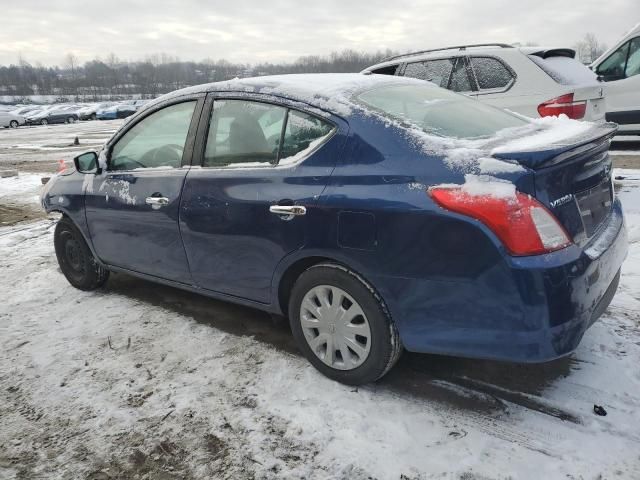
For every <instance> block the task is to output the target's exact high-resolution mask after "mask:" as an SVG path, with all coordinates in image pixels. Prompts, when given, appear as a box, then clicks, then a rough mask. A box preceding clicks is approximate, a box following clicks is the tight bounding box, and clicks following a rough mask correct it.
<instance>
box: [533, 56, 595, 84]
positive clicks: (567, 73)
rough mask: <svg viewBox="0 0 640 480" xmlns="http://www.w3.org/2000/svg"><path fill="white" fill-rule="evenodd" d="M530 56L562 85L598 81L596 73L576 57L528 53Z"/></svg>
mask: <svg viewBox="0 0 640 480" xmlns="http://www.w3.org/2000/svg"><path fill="white" fill-rule="evenodd" d="M528 57H529V58H530V59H531V61H532V62H533V63H535V64H536V65H538V66H539V67H540V68H541V69H542V70H544V72H545V73H546V74H547V75H549V76H550V77H551V78H553V79H554V80H555V81H556V82H557V83H559V84H561V85H583V84H590V83H596V82H597V81H598V78H597V76H596V74H595V73H593V72H592V71H591V70H589V68H587V67H586V66H585V65H583V64H582V63H580V62H579V61H578V60H576V59H574V58H569V57H549V58H541V57H538V56H537V55H528Z"/></svg>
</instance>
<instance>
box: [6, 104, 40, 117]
mask: <svg viewBox="0 0 640 480" xmlns="http://www.w3.org/2000/svg"><path fill="white" fill-rule="evenodd" d="M39 110H42V107H41V106H39V105H29V106H26V107H19V108H16V109H14V110H11V113H13V114H14V115H19V116H21V117H25V118H26V117H28V116H29V114H34V113H35V112H36V111H39Z"/></svg>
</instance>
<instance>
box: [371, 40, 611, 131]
mask: <svg viewBox="0 0 640 480" xmlns="http://www.w3.org/2000/svg"><path fill="white" fill-rule="evenodd" d="M574 57H575V51H574V50H572V49H569V48H553V49H551V48H540V47H513V46H511V45H505V44H482V45H464V46H459V47H450V48H441V49H436V50H425V51H421V52H416V53H410V54H406V55H399V56H396V57H390V58H388V59H385V60H384V61H383V62H381V63H379V64H377V65H374V66H372V67H369V68H367V69H365V70H364V71H363V73H379V74H386V75H402V76H407V77H415V78H420V79H422V80H427V81H430V82H433V83H435V84H436V85H438V86H440V87H443V88H448V89H449V90H454V91H456V92H460V93H463V94H465V95H469V96H472V97H476V98H477V99H478V100H481V101H483V102H486V103H489V104H491V105H494V106H496V107H500V108H505V109H508V110H511V111H513V112H517V113H520V114H522V115H526V116H528V117H546V116H551V115H560V114H562V113H564V114H566V115H567V116H568V117H569V118H574V119H580V120H589V121H596V122H598V121H604V119H605V112H606V105H605V100H604V92H605V89H604V84H603V83H601V82H599V81H598V78H597V76H596V75H595V74H594V73H593V72H592V71H591V70H589V68H587V67H586V66H584V65H582V64H581V63H580V62H579V61H577V60H575V59H574Z"/></svg>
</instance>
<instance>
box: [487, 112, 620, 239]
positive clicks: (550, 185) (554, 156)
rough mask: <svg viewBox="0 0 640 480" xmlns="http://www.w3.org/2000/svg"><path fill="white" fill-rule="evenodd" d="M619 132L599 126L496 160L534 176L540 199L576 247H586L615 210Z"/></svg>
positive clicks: (502, 152) (501, 155)
mask: <svg viewBox="0 0 640 480" xmlns="http://www.w3.org/2000/svg"><path fill="white" fill-rule="evenodd" d="M616 130H617V129H616V127H615V126H612V125H610V124H604V125H596V126H593V128H590V129H588V130H586V131H585V132H583V133H581V134H580V135H579V136H575V137H568V138H566V139H564V140H560V139H557V140H554V141H551V142H550V143H549V144H548V145H546V146H544V147H538V148H528V149H520V150H519V151H518V150H517V149H513V150H512V151H506V150H505V149H500V152H499V153H494V154H493V156H494V157H495V158H499V159H504V160H515V161H517V162H518V163H520V164H521V165H523V166H526V167H528V168H531V169H532V170H534V185H535V196H536V198H537V199H538V201H540V202H541V203H543V204H544V205H545V206H546V207H547V208H548V209H549V210H550V211H551V212H552V213H553V214H554V215H555V216H556V217H557V218H558V220H559V221H560V223H562V225H563V226H564V228H565V229H566V230H567V232H568V233H569V235H571V237H572V240H573V241H574V243H576V244H577V245H579V246H583V245H584V244H586V243H587V242H588V241H589V239H591V238H592V237H594V236H595V235H596V234H597V233H598V231H599V230H600V227H602V226H603V225H604V224H605V223H606V220H607V218H608V217H609V214H610V213H611V209H612V207H613V195H614V192H613V187H612V181H611V170H612V169H611V159H610V157H609V143H610V139H611V137H612V136H613V135H614V134H615V132H616ZM507 147H508V146H507Z"/></svg>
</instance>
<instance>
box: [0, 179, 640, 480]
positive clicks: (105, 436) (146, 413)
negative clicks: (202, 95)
mask: <svg viewBox="0 0 640 480" xmlns="http://www.w3.org/2000/svg"><path fill="white" fill-rule="evenodd" d="M614 174H615V176H616V177H619V178H620V180H619V185H618V193H619V195H620V196H621V198H622V200H623V203H624V204H625V209H626V211H627V223H628V229H629V242H630V253H629V257H628V259H627V261H626V263H625V265H624V267H623V275H622V280H621V285H620V288H619V291H618V294H617V295H616V297H615V298H614V300H613V303H612V305H611V307H610V308H609V310H608V311H607V312H606V313H605V315H604V316H603V317H602V318H601V320H600V321H598V322H597V323H596V324H595V325H594V326H593V327H592V328H591V329H590V330H589V331H588V332H587V334H586V335H585V337H584V339H583V341H582V343H581V345H580V347H579V348H578V350H577V352H576V353H575V354H573V355H572V356H571V357H569V358H566V359H562V360H559V361H556V362H552V363H550V364H545V365H538V366H536V365H530V366H525V365H510V364H501V363H498V362H486V361H475V360H464V359H455V358H444V357H438V356H432V355H404V357H403V358H402V359H401V361H400V363H399V364H398V365H397V366H396V368H395V369H394V370H393V371H392V372H391V373H390V374H389V375H388V376H387V377H385V379H384V380H383V381H382V382H380V383H378V384H376V385H370V386H367V387H364V388H353V387H346V386H343V385H340V384H337V383H334V382H332V381H330V380H328V379H326V378H324V377H323V376H322V375H320V374H319V373H318V372H316V371H315V370H314V369H313V367H311V366H310V365H309V364H308V363H307V361H306V360H304V359H303V358H302V357H300V355H299V354H297V353H296V350H295V347H294V346H293V341H292V338H291V334H290V332H289V331H288V329H287V327H286V325H283V324H277V323H276V324H273V323H272V321H271V319H270V318H269V317H268V316H266V315H264V314H262V313H260V312H257V311H254V310H251V309H247V308H242V307H238V306H234V305H230V304H226V303H223V302H218V301H215V300H210V299H206V298H201V297H198V296H196V295H193V294H189V293H185V292H180V291H178V290H175V289H171V288H168V287H163V286H158V285H154V284H151V283H148V282H145V281H141V280H137V279H132V278H129V277H126V276H123V275H113V276H112V277H111V279H110V280H109V282H108V283H107V285H106V287H105V288H103V289H101V290H99V291H96V292H90V293H87V292H81V291H78V290H75V289H74V288H72V287H71V286H70V285H69V284H68V283H67V282H66V280H65V279H64V277H63V276H62V274H61V273H60V271H59V269H58V266H57V262H56V259H55V254H54V252H53V240H52V235H53V228H54V225H55V223H54V222H55V220H54V219H53V218H50V219H45V220H39V221H36V222H30V223H19V224H16V225H13V226H10V227H0V272H1V275H0V291H1V292H2V295H1V297H0V298H1V300H0V385H1V388H0V478H1V479H3V480H4V479H13V478H15V479H35V478H47V479H48V478H53V479H57V478H59V479H67V478H74V479H75V478H81V479H91V480H104V479H116V478H122V479H133V478H140V479H143V478H146V479H179V478H187V479H192V478H231V479H244V478H287V479H288V478H305V479H306V478H310V479H311V478H318V479H334V478H339V479H366V478H378V479H427V478H438V479H465V480H473V479H475V480H487V479H495V480H497V479H507V478H513V479H541V478H544V479H556V478H558V479H560V478H561V479H604V478H607V479H610V478H620V479H638V478H640V194H639V192H640V171H630V170H616V171H615V172H614ZM39 184H40V181H39V175H28V174H22V175H21V176H20V177H18V178H13V179H12V178H4V179H0V203H3V202H10V203H12V204H14V205H18V204H25V205H26V204H31V205H32V206H33V205H36V204H37V193H38V190H39V189H40V188H41V187H40V185H39ZM594 404H597V405H602V406H603V407H604V408H605V409H606V411H607V412H608V415H607V416H605V417H600V416H596V415H595V414H594V413H593V406H594Z"/></svg>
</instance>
